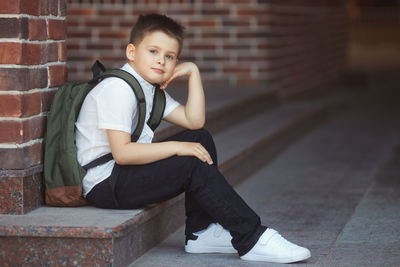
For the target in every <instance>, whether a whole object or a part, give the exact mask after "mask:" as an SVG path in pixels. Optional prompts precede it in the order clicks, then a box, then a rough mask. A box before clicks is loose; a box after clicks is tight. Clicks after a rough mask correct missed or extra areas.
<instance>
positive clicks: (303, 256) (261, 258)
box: [240, 252, 311, 263]
mask: <svg viewBox="0 0 400 267" xmlns="http://www.w3.org/2000/svg"><path fill="white" fill-rule="evenodd" d="M310 257H311V253H310V252H307V253H303V254H299V255H295V256H293V257H289V258H274V257H268V256H265V255H260V254H252V255H244V256H242V257H240V258H241V259H242V260H246V261H264V262H275V263H293V262H298V261H304V260H306V259H308V258H310Z"/></svg>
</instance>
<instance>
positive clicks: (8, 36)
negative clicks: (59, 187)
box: [0, 0, 66, 214]
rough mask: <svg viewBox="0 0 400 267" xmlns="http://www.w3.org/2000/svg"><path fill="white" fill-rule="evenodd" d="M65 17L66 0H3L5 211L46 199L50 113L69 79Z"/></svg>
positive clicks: (0, 132)
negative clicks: (45, 143)
mask: <svg viewBox="0 0 400 267" xmlns="http://www.w3.org/2000/svg"><path fill="white" fill-rule="evenodd" d="M65 18H66V3H65V1H64V0H1V4H0V214H2V213H9V214H22V213H25V212H27V211H29V210H32V209H34V208H36V207H38V206H40V205H41V204H42V202H43V195H42V193H43V192H42V190H43V189H42V176H41V172H42V165H41V164H42V157H43V150H42V143H43V135H44V129H45V120H46V114H47V111H48V110H49V107H50V104H51V99H52V96H53V95H54V92H55V90H56V88H55V87H56V86H57V85H59V84H61V83H64V82H65V81H66V44H65V37H66V20H65Z"/></svg>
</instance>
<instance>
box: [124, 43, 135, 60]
mask: <svg viewBox="0 0 400 267" xmlns="http://www.w3.org/2000/svg"><path fill="white" fill-rule="evenodd" d="M135 51H136V48H135V46H134V45H133V44H128V45H127V46H126V57H127V58H128V60H129V61H134V59H135Z"/></svg>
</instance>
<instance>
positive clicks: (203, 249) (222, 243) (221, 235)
mask: <svg viewBox="0 0 400 267" xmlns="http://www.w3.org/2000/svg"><path fill="white" fill-rule="evenodd" d="M194 235H195V236H197V239H196V240H188V241H187V244H186V245H185V251H186V252H188V253H237V251H236V250H235V249H234V248H233V247H232V243H231V240H232V236H231V234H230V233H229V232H228V231H227V230H226V229H224V228H223V227H222V226H221V225H220V224H218V223H212V224H210V225H209V226H208V228H207V229H205V230H203V231H200V232H198V233H194Z"/></svg>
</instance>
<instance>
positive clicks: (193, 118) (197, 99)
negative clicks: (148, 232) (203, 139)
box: [161, 62, 206, 130]
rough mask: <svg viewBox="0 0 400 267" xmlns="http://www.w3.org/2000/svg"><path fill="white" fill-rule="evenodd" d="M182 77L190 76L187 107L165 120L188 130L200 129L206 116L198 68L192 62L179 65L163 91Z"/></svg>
mask: <svg viewBox="0 0 400 267" xmlns="http://www.w3.org/2000/svg"><path fill="white" fill-rule="evenodd" d="M180 76H188V78H189V81H188V83H189V90H188V99H187V101H186V105H184V106H182V105H180V106H178V107H177V108H175V109H174V110H173V111H172V112H171V113H170V114H168V116H167V117H165V120H166V121H168V122H171V123H173V124H176V125H179V126H182V127H184V128H187V129H192V130H193V129H200V128H202V127H203V126H204V123H205V117H206V116H205V101H204V90H203V85H202V82H201V77H200V71H199V69H198V67H197V66H196V65H195V64H194V63H191V62H185V63H182V64H179V65H177V66H176V67H175V70H174V74H173V75H172V76H171V78H170V79H169V80H168V81H166V82H164V83H163V84H162V86H161V89H165V88H166V86H167V85H168V84H169V83H170V82H171V81H172V80H174V79H175V78H177V77H180Z"/></svg>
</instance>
